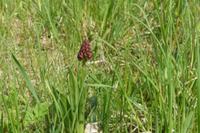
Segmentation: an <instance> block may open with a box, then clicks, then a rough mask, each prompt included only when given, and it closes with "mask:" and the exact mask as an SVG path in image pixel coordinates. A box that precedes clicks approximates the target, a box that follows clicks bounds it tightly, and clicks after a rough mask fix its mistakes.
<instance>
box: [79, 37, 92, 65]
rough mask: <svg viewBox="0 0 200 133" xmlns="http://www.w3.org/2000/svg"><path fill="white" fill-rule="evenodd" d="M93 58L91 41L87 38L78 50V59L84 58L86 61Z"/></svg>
mask: <svg viewBox="0 0 200 133" xmlns="http://www.w3.org/2000/svg"><path fill="white" fill-rule="evenodd" d="M91 58H92V52H91V48H90V43H89V40H88V39H85V40H84V41H83V44H82V46H81V48H80V50H79V52H78V60H79V61H81V60H82V59H84V61H85V62H86V61H87V60H88V59H91Z"/></svg>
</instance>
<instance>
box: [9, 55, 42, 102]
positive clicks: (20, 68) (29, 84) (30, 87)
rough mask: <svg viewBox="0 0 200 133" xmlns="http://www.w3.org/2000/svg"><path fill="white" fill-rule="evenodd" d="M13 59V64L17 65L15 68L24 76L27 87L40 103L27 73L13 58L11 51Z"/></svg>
mask: <svg viewBox="0 0 200 133" xmlns="http://www.w3.org/2000/svg"><path fill="white" fill-rule="evenodd" d="M11 55H12V58H13V60H14V61H15V64H16V65H17V68H18V69H19V71H20V73H21V74H22V77H23V78H24V80H25V82H26V84H27V86H28V87H29V89H30V91H31V93H32V94H33V96H34V97H35V99H36V100H37V102H38V103H39V104H40V100H39V98H38V96H37V93H36V92H35V89H34V87H33V85H32V83H31V81H30V79H29V78H28V76H27V74H26V73H25V71H24V69H23V68H22V66H21V65H20V63H19V61H18V60H17V59H16V58H15V56H14V55H13V54H12V53H11Z"/></svg>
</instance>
